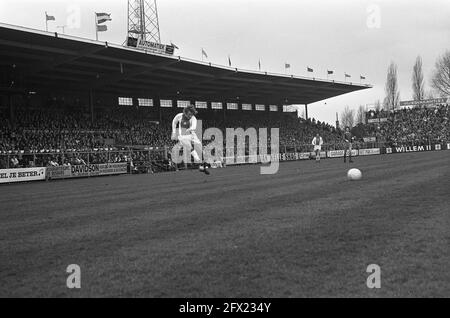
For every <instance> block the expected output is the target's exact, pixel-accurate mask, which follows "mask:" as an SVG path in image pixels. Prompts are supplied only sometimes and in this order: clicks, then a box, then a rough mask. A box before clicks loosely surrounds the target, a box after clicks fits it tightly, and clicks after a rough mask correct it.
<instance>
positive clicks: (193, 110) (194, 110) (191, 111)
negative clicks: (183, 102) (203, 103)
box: [183, 105, 197, 115]
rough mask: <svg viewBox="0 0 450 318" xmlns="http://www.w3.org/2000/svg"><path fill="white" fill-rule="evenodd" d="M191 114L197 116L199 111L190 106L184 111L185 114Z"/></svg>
mask: <svg viewBox="0 0 450 318" xmlns="http://www.w3.org/2000/svg"><path fill="white" fill-rule="evenodd" d="M186 112H190V113H192V114H193V115H197V110H196V109H195V106H194V105H188V106H186V107H185V108H184V109H183V113H186Z"/></svg>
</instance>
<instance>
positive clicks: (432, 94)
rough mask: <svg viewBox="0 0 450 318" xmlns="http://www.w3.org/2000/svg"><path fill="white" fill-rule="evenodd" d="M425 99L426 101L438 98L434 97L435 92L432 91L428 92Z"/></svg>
mask: <svg viewBox="0 0 450 318" xmlns="http://www.w3.org/2000/svg"><path fill="white" fill-rule="evenodd" d="M425 98H426V99H435V98H436V96H435V95H434V92H433V91H432V90H429V91H428V92H426V94H425Z"/></svg>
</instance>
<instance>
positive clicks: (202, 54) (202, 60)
mask: <svg viewBox="0 0 450 318" xmlns="http://www.w3.org/2000/svg"><path fill="white" fill-rule="evenodd" d="M202 62H203V48H202Z"/></svg>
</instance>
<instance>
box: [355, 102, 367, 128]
mask: <svg viewBox="0 0 450 318" xmlns="http://www.w3.org/2000/svg"><path fill="white" fill-rule="evenodd" d="M365 123H366V107H364V106H363V105H360V106H359V107H358V112H357V113H356V124H365Z"/></svg>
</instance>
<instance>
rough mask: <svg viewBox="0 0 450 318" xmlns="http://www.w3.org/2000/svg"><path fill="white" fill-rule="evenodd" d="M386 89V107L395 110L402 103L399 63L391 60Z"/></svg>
mask: <svg viewBox="0 0 450 318" xmlns="http://www.w3.org/2000/svg"><path fill="white" fill-rule="evenodd" d="M385 91H386V97H385V99H384V106H385V109H387V110H395V109H396V108H398V106H399V104H400V92H399V91H398V82H397V65H396V64H395V63H394V62H391V64H390V65H389V67H388V73H387V79H386V87H385Z"/></svg>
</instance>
